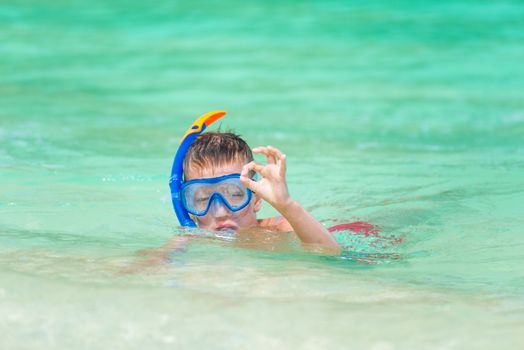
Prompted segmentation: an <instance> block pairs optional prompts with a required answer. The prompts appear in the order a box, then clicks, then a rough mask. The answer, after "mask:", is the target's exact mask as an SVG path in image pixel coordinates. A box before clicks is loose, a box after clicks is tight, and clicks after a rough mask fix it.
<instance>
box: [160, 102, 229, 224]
mask: <svg viewBox="0 0 524 350" xmlns="http://www.w3.org/2000/svg"><path fill="white" fill-rule="evenodd" d="M225 115H226V112H224V111H213V112H208V113H206V114H204V115H202V116H201V117H200V118H198V119H197V120H196V121H195V122H194V123H193V124H192V125H191V126H190V127H189V129H188V130H187V132H186V133H185V135H184V136H183V137H182V140H181V141H180V146H179V147H178V150H177V151H176V155H175V159H174V160H173V167H172V168H171V177H170V178H169V188H170V190H171V201H172V202H173V208H174V210H175V214H176V216H177V218H178V221H179V222H180V225H182V226H185V227H193V228H196V227H197V225H196V224H195V222H194V221H193V220H191V218H190V217H189V213H188V211H187V210H186V209H185V208H184V205H183V203H182V197H181V189H182V184H183V182H184V169H183V163H184V158H185V156H186V153H187V151H188V149H189V147H190V146H191V145H192V144H193V142H195V139H196V138H197V136H198V135H200V134H201V133H202V132H204V130H206V128H207V127H208V126H210V125H211V124H213V123H214V122H215V121H217V120H218V119H220V118H222V117H223V116H225Z"/></svg>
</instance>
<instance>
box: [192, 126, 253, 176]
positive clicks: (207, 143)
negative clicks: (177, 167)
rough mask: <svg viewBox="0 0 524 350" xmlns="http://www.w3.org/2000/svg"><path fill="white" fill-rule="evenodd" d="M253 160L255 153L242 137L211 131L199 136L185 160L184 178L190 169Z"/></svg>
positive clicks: (230, 133) (245, 162)
mask: <svg viewBox="0 0 524 350" xmlns="http://www.w3.org/2000/svg"><path fill="white" fill-rule="evenodd" d="M252 160H253V152H251V148H249V146H248V144H247V143H246V141H244V140H243V139H242V138H241V137H240V135H237V134H235V133H232V132H219V131H218V132H217V131H209V132H205V133H202V134H200V135H198V136H197V138H196V140H195V142H194V143H193V144H192V145H191V146H190V147H189V149H188V150H187V154H186V156H185V158H184V164H183V167H184V176H185V177H187V173H188V170H189V169H194V168H200V169H202V168H206V167H215V166H222V165H226V164H230V163H232V162H236V161H240V162H242V163H244V164H247V163H249V162H251V161H252Z"/></svg>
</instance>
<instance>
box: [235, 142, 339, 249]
mask: <svg viewBox="0 0 524 350" xmlns="http://www.w3.org/2000/svg"><path fill="white" fill-rule="evenodd" d="M253 152H254V153H260V154H265V155H266V157H267V165H262V164H258V163H256V162H251V163H249V164H246V165H245V166H244V168H243V169H242V173H241V176H240V180H241V181H242V183H243V184H244V186H246V187H248V188H249V189H251V190H252V191H253V192H255V193H256V194H257V195H259V196H260V197H262V198H263V199H264V200H266V201H267V202H268V203H269V204H271V205H272V206H273V207H274V208H275V209H276V210H278V212H279V213H280V214H282V216H284V218H285V219H286V220H287V221H288V222H289V224H290V225H291V226H292V227H293V230H294V231H295V233H296V235H297V236H298V238H300V240H301V241H302V242H303V243H313V244H320V245H323V246H326V247H333V248H336V249H340V245H339V244H338V243H337V241H336V240H335V238H334V237H333V236H332V235H331V233H329V232H328V230H327V229H326V228H325V227H324V226H322V224H321V223H319V222H318V221H317V220H316V219H315V218H314V217H313V216H312V215H311V214H310V213H308V212H307V211H306V210H305V209H304V208H302V206H301V205H300V204H299V203H298V202H297V201H295V200H293V199H292V198H291V196H290V195H289V192H288V189H287V183H286V155H284V154H282V153H281V152H280V151H279V150H278V149H276V148H274V147H271V146H267V147H256V148H253ZM251 170H252V171H256V172H258V173H260V175H262V180H260V181H253V180H251V179H250V178H249V176H248V174H249V172H250V171H251Z"/></svg>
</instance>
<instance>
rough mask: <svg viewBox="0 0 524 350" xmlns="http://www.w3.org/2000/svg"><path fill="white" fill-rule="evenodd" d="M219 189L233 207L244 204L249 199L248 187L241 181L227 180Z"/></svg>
mask: <svg viewBox="0 0 524 350" xmlns="http://www.w3.org/2000/svg"><path fill="white" fill-rule="evenodd" d="M217 190H218V191H217V192H219V193H220V194H221V195H222V196H223V197H224V199H225V200H226V201H227V202H228V204H229V205H230V206H231V207H232V208H233V209H234V208H238V207H240V206H242V205H244V204H245V203H246V200H249V199H248V194H247V189H246V188H245V187H244V185H242V184H241V183H240V181H227V182H225V183H223V184H221V186H219V188H218V189H217Z"/></svg>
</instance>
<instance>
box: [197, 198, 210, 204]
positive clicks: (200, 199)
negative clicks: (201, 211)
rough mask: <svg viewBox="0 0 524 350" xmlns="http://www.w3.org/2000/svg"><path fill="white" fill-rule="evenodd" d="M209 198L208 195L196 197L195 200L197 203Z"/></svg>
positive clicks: (204, 201)
mask: <svg viewBox="0 0 524 350" xmlns="http://www.w3.org/2000/svg"><path fill="white" fill-rule="evenodd" d="M208 200H209V197H196V198H195V201H196V202H197V203H199V204H202V203H206V202H207V201H208Z"/></svg>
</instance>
